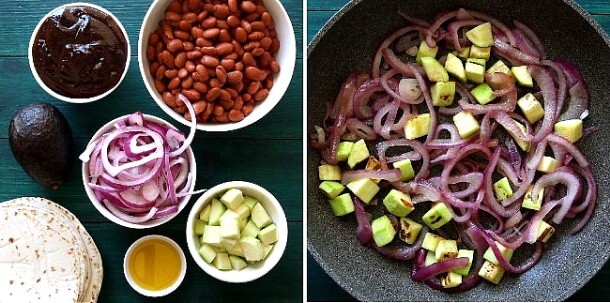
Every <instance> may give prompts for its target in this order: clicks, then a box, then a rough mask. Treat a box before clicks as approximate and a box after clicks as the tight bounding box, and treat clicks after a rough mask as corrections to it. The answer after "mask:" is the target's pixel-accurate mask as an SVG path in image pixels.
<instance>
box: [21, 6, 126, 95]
mask: <svg viewBox="0 0 610 303" xmlns="http://www.w3.org/2000/svg"><path fill="white" fill-rule="evenodd" d="M130 55H131V52H130V48H129V38H128V37H127V33H126V31H125V28H124V27H123V25H122V24H121V23H120V22H119V20H118V19H117V18H116V17H115V16H114V15H113V14H112V13H111V12H109V11H108V10H106V9H104V8H102V7H100V6H97V5H93V4H89V3H81V2H79V3H71V4H66V5H62V6H60V7H57V8H55V9H53V10H51V11H50V12H49V13H48V14H47V15H46V16H44V17H43V18H42V19H41V20H40V22H39V23H38V25H37V26H36V28H35V30H34V32H33V33H32V38H31V39H30V46H29V50H28V59H29V63H30V69H31V70H32V74H33V75H34V78H35V79H36V81H37V82H38V84H39V85H40V86H41V87H42V88H43V89H44V90H45V91H46V92H47V93H49V94H50V95H51V96H53V97H55V98H57V99H60V100H62V101H66V102H70V103H87V102H93V101H96V100H99V99H101V98H104V97H105V96H107V95H108V94H110V93H111V92H112V91H113V90H114V89H116V88H117V87H118V86H119V84H120V83H121V81H122V80H123V78H124V77H125V74H126V73H127V70H128V68H129V58H130Z"/></svg>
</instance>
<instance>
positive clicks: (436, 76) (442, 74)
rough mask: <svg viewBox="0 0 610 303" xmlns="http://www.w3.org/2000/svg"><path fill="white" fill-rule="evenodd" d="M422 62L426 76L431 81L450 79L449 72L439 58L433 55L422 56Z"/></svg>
mask: <svg viewBox="0 0 610 303" xmlns="http://www.w3.org/2000/svg"><path fill="white" fill-rule="evenodd" d="M421 64H422V65H423V67H424V71H425V72H426V76H427V77H428V80H430V82H447V81H449V74H447V70H445V67H443V66H442V65H441V64H440V63H439V62H438V60H436V59H434V58H432V57H422V58H421Z"/></svg>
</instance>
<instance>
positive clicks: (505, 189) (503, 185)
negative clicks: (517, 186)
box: [493, 177, 513, 202]
mask: <svg viewBox="0 0 610 303" xmlns="http://www.w3.org/2000/svg"><path fill="white" fill-rule="evenodd" d="M493 188H494V192H495V194H496V199H498V201H500V202H502V201H504V200H506V199H508V198H510V197H511V196H512V195H513V189H512V188H511V187H510V182H508V178H507V177H504V178H502V179H500V180H498V182H496V183H494V185H493Z"/></svg>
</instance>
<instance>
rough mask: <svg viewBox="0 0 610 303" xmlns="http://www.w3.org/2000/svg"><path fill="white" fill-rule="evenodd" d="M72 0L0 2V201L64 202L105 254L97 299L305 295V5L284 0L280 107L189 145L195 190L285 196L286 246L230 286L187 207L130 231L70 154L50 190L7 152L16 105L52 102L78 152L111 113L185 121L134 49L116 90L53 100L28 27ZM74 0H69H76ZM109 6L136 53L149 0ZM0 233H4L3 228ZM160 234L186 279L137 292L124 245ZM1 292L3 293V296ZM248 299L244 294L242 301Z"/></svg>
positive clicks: (104, 1)
mask: <svg viewBox="0 0 610 303" xmlns="http://www.w3.org/2000/svg"><path fill="white" fill-rule="evenodd" d="M69 2H71V1H32V0H30V1H6V0H0V11H2V13H3V14H2V15H1V16H0V26H2V28H3V29H4V30H1V31H0V41H2V46H0V201H5V200H9V199H13V198H16V197H21V196H41V197H45V198H49V199H51V200H53V201H56V202H58V203H60V204H61V205H63V206H65V207H67V208H68V209H69V210H70V211H72V212H73V213H74V214H76V216H77V217H78V218H80V220H81V221H82V222H83V223H84V225H85V227H86V228H87V229H88V231H89V232H90V233H91V235H92V236H93V238H94V240H95V241H96V243H97V245H98V248H99V250H100V252H101V254H102V259H103V264H104V269H105V274H104V283H103V286H102V293H101V296H100V302H238V301H246V300H247V301H250V302H263V301H264V302H298V301H301V300H302V285H303V267H302V264H303V262H302V258H303V253H302V247H303V246H302V241H303V238H302V231H303V222H302V217H303V211H302V201H303V198H302V197H303V191H302V182H303V179H302V159H303V158H302V157H303V155H302V149H303V148H302V147H303V145H302V116H303V110H302V104H303V103H302V99H303V98H302V92H303V89H302V79H303V77H302V62H303V60H302V47H301V46H302V38H301V37H302V33H303V32H302V24H303V19H302V15H303V14H302V11H303V3H302V1H301V0H282V3H283V5H284V7H285V8H286V10H287V11H288V14H289V15H290V17H291V20H292V23H293V26H294V29H295V34H296V37H297V41H298V43H297V50H298V53H297V58H298V59H297V65H296V68H295V72H294V76H293V78H292V82H291V84H290V87H289V89H288V91H287V92H286V94H285V95H284V97H283V99H282V100H281V101H280V103H279V104H278V105H277V107H276V108H275V109H274V110H273V111H271V112H270V113H269V114H268V115H267V116H266V117H265V118H263V119H262V120H260V121H258V122H257V123H255V124H253V125H251V126H249V127H247V128H245V129H241V130H237V131H233V132H229V133H204V132H197V135H196V139H195V141H194V143H193V144H192V147H193V151H194V153H195V157H196V160H197V185H196V188H209V187H212V186H214V185H216V184H219V183H223V182H226V181H231V180H244V181H249V182H253V183H256V184H259V185H261V186H263V187H265V188H266V189H268V190H269V191H270V192H271V193H273V194H274V195H275V196H276V198H277V199H278V200H279V201H280V203H281V204H282V206H283V208H284V211H285V213H286V217H287V219H288V221H289V223H288V226H289V237H288V245H287V248H286V252H285V254H284V256H283V258H282V260H281V261H280V263H279V264H278V265H277V266H276V267H275V268H274V269H273V270H272V271H271V272H270V273H269V274H267V275H266V276H265V277H263V278H261V279H260V280H257V281H254V282H252V283H246V284H243V285H237V286H236V285H233V284H228V283H224V282H220V281H217V280H215V279H214V278H211V277H209V276H208V275H207V274H205V273H204V272H203V271H202V270H201V269H200V268H199V267H198V266H197V264H195V262H194V261H193V259H192V257H191V256H190V255H189V253H188V250H187V246H186V236H185V224H186V220H187V215H188V212H189V210H190V208H191V207H190V206H187V207H186V209H184V210H183V211H182V213H181V214H180V215H178V216H177V217H176V218H174V219H173V220H172V221H170V222H168V223H167V224H165V225H163V226H160V227H156V228H153V229H149V230H143V231H142V230H131V229H128V228H124V227H121V226H118V225H116V224H114V223H111V222H110V221H108V220H107V219H106V218H104V217H103V216H102V215H100V214H99V213H98V212H97V210H95V208H94V207H93V206H92V205H91V203H90V202H89V200H88V198H87V196H86V195H85V192H84V189H83V185H82V182H81V169H80V167H81V166H80V163H79V162H77V161H75V162H74V165H73V168H72V175H71V178H70V181H69V182H68V183H67V184H65V185H63V186H62V187H61V188H59V189H58V190H51V189H49V188H45V187H43V186H41V185H38V184H37V183H35V182H34V181H32V180H31V179H30V178H29V177H28V176H27V175H26V174H25V172H24V171H23V170H22V169H21V167H20V166H19V165H18V163H17V162H16V160H15V159H14V158H13V156H12V154H11V152H10V147H9V143H8V125H9V122H10V119H11V117H12V115H13V114H14V113H15V111H16V110H17V108H18V107H19V106H21V105H24V104H28V103H33V102H39V101H43V102H48V103H51V104H53V105H55V106H57V107H58V108H59V109H60V110H61V111H62V112H63V113H64V115H65V116H66V118H67V119H68V122H69V123H70V126H71V128H72V130H73V134H74V138H75V140H74V141H75V142H74V143H75V149H76V150H77V151H78V152H80V151H82V150H83V149H84V148H85V146H86V144H87V142H88V140H89V139H90V137H91V136H92V135H93V133H94V132H95V131H96V130H97V129H98V128H99V127H100V126H102V125H103V124H105V123H106V122H107V121H109V120H111V119H114V118H115V117H117V116H120V115H125V114H129V113H131V112H134V111H137V110H141V111H142V112H144V113H147V114H152V115H156V116H159V117H161V118H163V119H165V120H167V121H170V122H172V123H174V125H176V126H178V127H179V128H181V129H182V130H183V131H185V132H186V131H188V129H187V128H186V127H184V126H182V125H180V124H179V123H178V122H174V121H173V120H172V119H171V118H170V117H169V116H167V115H166V114H165V113H164V112H163V111H162V110H161V109H159V108H158V107H157V105H156V103H155V102H154V101H153V100H152V98H151V97H150V96H149V94H148V92H147V90H146V88H145V86H144V83H143V82H142V77H141V76H140V71H139V69H138V64H137V57H136V56H133V57H132V58H131V63H130V69H129V71H128V73H127V76H126V78H125V80H124V81H123V82H122V84H121V85H120V86H119V88H118V89H117V90H116V91H115V92H113V93H112V94H111V95H109V96H108V97H106V98H105V99H103V100H100V101H97V102H94V103H91V104H83V105H75V104H67V103H63V102H61V101H58V100H54V99H53V98H52V97H51V96H49V95H47V94H46V93H45V92H44V91H43V90H42V89H41V88H40V87H39V86H38V84H37V83H36V82H35V80H34V78H33V76H32V75H31V73H30V69H29V65H28V61H27V45H28V43H29V39H30V36H31V32H32V30H33V29H34V27H35V26H36V24H37V23H38V21H39V20H40V18H42V17H43V16H44V15H45V14H46V13H47V12H48V11H49V10H51V9H52V8H54V7H56V6H59V5H61V4H63V3H69ZM72 2H73V1H72ZM94 2H95V3H96V4H98V5H101V6H103V7H105V8H107V9H109V10H110V11H112V12H113V13H114V14H115V15H116V16H117V17H118V18H119V19H120V20H121V22H122V23H123V25H124V26H125V28H126V29H127V32H128V35H129V38H130V40H131V47H132V54H133V53H135V47H136V45H137V40H138V33H139V29H140V25H141V21H142V18H143V17H144V14H145V13H146V10H147V9H148V6H149V5H150V3H151V2H152V1H146V0H131V1H123V0H99V1H94ZM195 199H196V197H195V198H193V199H192V200H191V204H192V203H193V202H194V201H195ZM0 232H1V231H0ZM149 234H162V235H166V236H169V237H171V238H172V239H174V240H176V241H177V242H178V244H180V246H181V247H182V248H183V250H184V251H185V254H187V261H188V270H187V275H186V278H185V280H184V282H183V284H182V285H181V286H180V288H178V290H176V291H175V292H174V293H173V294H171V295H170V296H168V297H165V298H162V299H156V300H155V299H150V298H146V297H143V296H141V295H139V294H138V293H136V292H135V291H134V290H132V289H131V288H130V287H129V285H128V284H127V281H126V280H125V278H124V276H123V267H122V264H123V257H124V254H125V251H126V250H127V247H128V246H129V245H131V243H133V242H134V241H135V240H137V239H138V238H139V237H142V236H144V235H149ZM0 295H1V294H0ZM245 298H247V299H245Z"/></svg>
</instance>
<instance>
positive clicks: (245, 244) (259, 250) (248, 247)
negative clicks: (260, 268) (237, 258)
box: [239, 236, 265, 261]
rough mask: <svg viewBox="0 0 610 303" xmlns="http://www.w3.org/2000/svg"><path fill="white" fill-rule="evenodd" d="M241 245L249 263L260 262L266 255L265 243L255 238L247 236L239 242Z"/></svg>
mask: <svg viewBox="0 0 610 303" xmlns="http://www.w3.org/2000/svg"><path fill="white" fill-rule="evenodd" d="M239 245H241V249H242V251H243V252H244V255H245V258H246V260H247V261H260V260H262V259H263V257H264V255H265V249H264V247H263V243H261V241H260V240H258V239H257V238H254V237H250V236H245V237H242V238H241V239H240V240H239Z"/></svg>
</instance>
